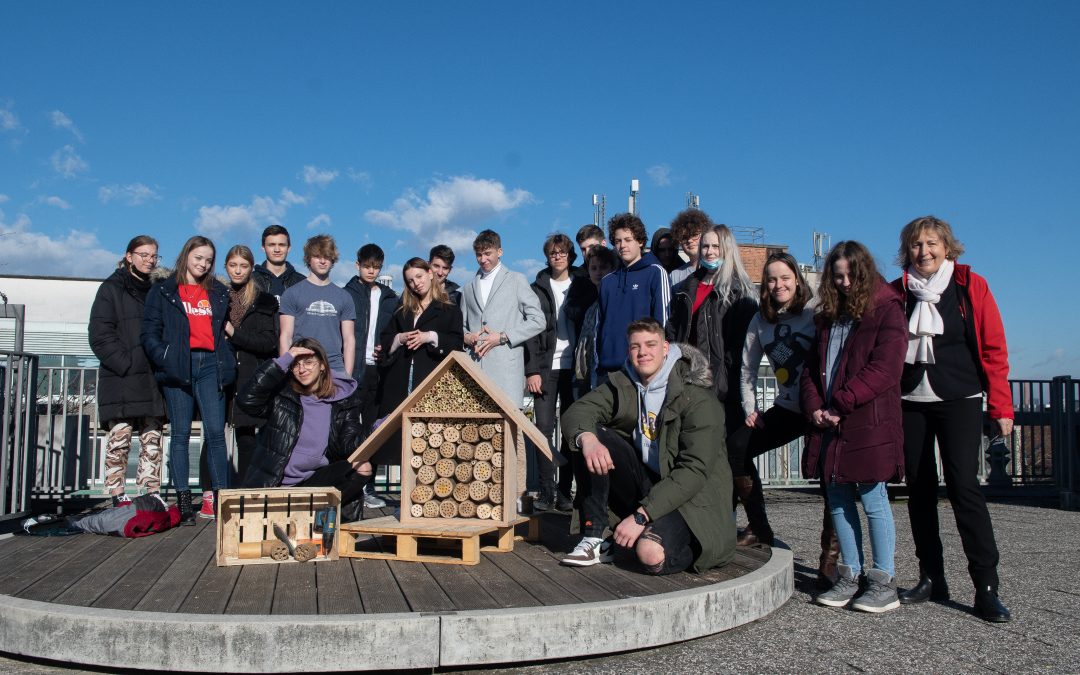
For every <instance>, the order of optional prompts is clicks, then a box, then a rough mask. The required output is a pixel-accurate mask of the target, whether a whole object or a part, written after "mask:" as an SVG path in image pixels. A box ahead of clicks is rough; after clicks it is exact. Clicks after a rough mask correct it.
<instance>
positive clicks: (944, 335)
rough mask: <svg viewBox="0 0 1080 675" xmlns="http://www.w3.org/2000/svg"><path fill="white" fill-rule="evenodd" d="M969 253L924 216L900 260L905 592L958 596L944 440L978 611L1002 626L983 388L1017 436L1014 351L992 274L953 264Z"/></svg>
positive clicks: (1002, 426) (908, 229)
mask: <svg viewBox="0 0 1080 675" xmlns="http://www.w3.org/2000/svg"><path fill="white" fill-rule="evenodd" d="M963 252H964V247H963V245H961V244H960V242H959V241H957V239H956V237H955V236H954V235H953V231H952V228H951V227H949V224H948V223H946V222H945V221H943V220H940V219H938V218H935V217H934V216H925V217H922V218H916V219H915V220H913V221H911V222H910V223H908V224H907V225H906V226H905V227H904V229H903V231H901V233H900V251H899V254H898V256H897V262H898V263H899V264H900V266H901V267H903V268H904V274H903V276H901V277H900V278H899V279H897V280H896V281H894V282H893V284H894V286H895V287H896V288H898V289H899V290H900V291H901V292H903V293H904V295H905V300H906V304H907V316H908V344H907V356H906V359H905V361H904V376H903V379H902V393H903V409H904V413H903V414H904V418H903V419H904V455H905V458H906V466H907V484H908V488H909V490H910V495H911V497H910V499H909V500H908V514H909V517H910V518H911V534H912V536H913V538H914V539H915V555H917V556H918V558H919V570H920V576H919V583H918V584H917V585H916V586H915V587H914V588H912V589H910V590H907V591H904V592H903V593H901V594H900V601H901V602H904V603H915V602H924V601H926V600H928V599H929V600H936V601H944V600H948V598H949V588H948V586H947V585H946V584H945V562H944V558H943V554H942V550H941V538H940V537H939V536H938V513H937V494H938V476H937V466H936V463H935V458H934V447H935V441H936V442H937V450H938V452H939V453H940V455H941V468H942V470H943V471H944V473H945V490H946V492H947V493H948V496H949V501H950V502H951V503H952V507H953V513H954V515H955V516H956V527H957V529H958V530H959V531H960V541H961V542H963V545H964V553H965V554H966V555H967V559H968V572H969V573H970V574H971V580H972V581H973V582H974V584H975V613H976V614H977V615H979V616H980V617H981V618H983V619H985V620H986V621H993V622H999V623H1000V622H1005V621H1008V620H1009V619H1010V616H1009V610H1008V609H1007V608H1006V607H1005V605H1004V604H1002V602H1001V600H1000V599H999V598H998V595H997V591H998V574H997V565H998V550H997V545H996V544H995V542H994V527H993V525H992V524H991V523H990V513H989V512H988V511H987V510H986V500H985V499H984V498H983V494H982V491H981V490H980V489H979V480H978V478H977V477H976V467H978V465H979V450H980V434H981V432H982V420H983V397H982V395H983V392H986V402H987V405H986V408H987V412H988V413H989V415H990V419H991V420H993V421H994V426H995V430H996V431H997V433H999V434H1001V435H1002V436H1009V435H1010V434H1011V433H1012V427H1013V406H1012V395H1011V394H1012V392H1011V391H1010V389H1009V355H1008V349H1007V347H1006V346H1005V329H1004V327H1003V326H1002V325H1001V315H1000V314H999V313H998V309H997V304H996V303H995V302H994V296H992V295H991V294H990V289H989V288H988V287H987V285H986V280H985V279H983V278H982V277H980V276H979V275H977V274H975V273H974V272H972V271H971V268H970V267H968V266H967V265H960V264H957V263H955V262H954V261H955V260H956V259H957V258H959V257H960V254H962V253H963Z"/></svg>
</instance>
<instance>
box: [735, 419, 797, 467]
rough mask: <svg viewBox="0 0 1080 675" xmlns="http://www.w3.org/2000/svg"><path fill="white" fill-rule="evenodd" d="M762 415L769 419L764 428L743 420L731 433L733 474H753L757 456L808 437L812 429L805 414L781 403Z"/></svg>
mask: <svg viewBox="0 0 1080 675" xmlns="http://www.w3.org/2000/svg"><path fill="white" fill-rule="evenodd" d="M759 418H760V419H763V420H764V421H765V426H764V428H758V427H748V426H746V424H745V423H742V424H740V425H739V428H738V429H736V430H735V431H733V432H732V433H730V434H729V435H728V438H727V451H728V463H729V464H730V465H731V473H732V475H733V476H747V475H751V474H752V473H753V466H754V458H755V457H757V456H758V455H762V454H765V453H766V452H768V451H769V450H772V449H773V448H779V447H780V446H782V445H785V444H787V443H790V442H791V441H793V440H795V439H796V438H800V437H801V436H804V435H805V434H806V431H807V429H808V428H809V422H807V420H806V418H805V417H803V415H802V413H796V412H792V411H790V410H788V409H787V408H781V407H780V406H778V405H774V406H773V407H771V408H769V409H768V410H766V411H765V412H764V413H760V414H759Z"/></svg>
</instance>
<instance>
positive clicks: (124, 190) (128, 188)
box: [98, 183, 161, 206]
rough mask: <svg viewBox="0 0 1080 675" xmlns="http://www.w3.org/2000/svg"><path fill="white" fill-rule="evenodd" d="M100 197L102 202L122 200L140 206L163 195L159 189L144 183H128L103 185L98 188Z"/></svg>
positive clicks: (129, 204) (130, 204)
mask: <svg viewBox="0 0 1080 675" xmlns="http://www.w3.org/2000/svg"><path fill="white" fill-rule="evenodd" d="M98 199H100V200H101V203H102V204H108V203H109V202H111V201H121V202H123V203H125V204H127V205H128V206H138V205H140V204H145V203H146V202H148V201H150V200H152V199H161V195H160V194H158V192H157V190H155V189H153V188H151V187H149V186H146V185H143V184H142V183H129V184H128V185H103V186H101V187H100V188H98Z"/></svg>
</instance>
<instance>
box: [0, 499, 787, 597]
mask: <svg viewBox="0 0 1080 675" xmlns="http://www.w3.org/2000/svg"><path fill="white" fill-rule="evenodd" d="M391 513H392V510H391V509H383V510H381V511H371V510H369V511H368V512H367V513H366V517H369V518H370V517H377V516H379V515H390V514H391ZM568 529H569V517H568V516H565V515H554V514H548V515H544V516H543V517H542V526H541V541H540V542H538V543H535V544H531V543H526V542H524V541H518V542H517V543H516V545H515V547H514V551H513V552H512V553H484V554H482V555H481V560H480V563H479V564H478V565H476V566H462V565H441V564H432V563H415V562H399V561H386V560H360V559H355V558H354V559H348V560H346V559H342V560H338V561H328V562H320V563H307V564H282V565H246V566H235V567H218V566H217V565H216V564H215V562H214V553H215V550H214V536H215V528H214V525H213V521H200V522H198V524H197V525H196V526H195V527H179V528H176V529H173V530H170V531H168V532H165V533H163V534H159V535H154V536H151V537H146V538H143V539H130V540H129V539H119V538H114V537H104V536H95V535H90V534H82V535H76V536H70V537H26V536H16V537H11V538H8V539H6V540H3V541H0V568H2V569H3V570H4V574H3V576H2V577H0V594H4V595H10V596H14V597H17V598H24V599H28V600H36V601H42V602H49V603H55V604H61V605H73V606H79V607H94V608H108V609H119V610H136V611H155V612H170V613H181V614H183V613H191V614H222V615H237V614H247V615H252V614H254V615H264V616H274V615H312V614H324V615H335V614H380V613H397V612H423V613H429V612H453V611H459V610H484V609H499V608H517V607H539V606H546V605H574V604H583V603H592V602H601V601H608V600H618V599H623V598H634V597H642V596H649V595H656V594H661V593H667V592H670V591H678V590H684V589H693V588H699V587H703V586H706V585H709V584H714V583H717V582H720V581H726V580H729V579H734V578H737V577H740V576H743V575H745V574H747V573H749V572H751V571H753V570H756V569H758V568H759V567H761V566H762V565H764V564H765V563H766V562H767V561H768V560H769V558H770V556H771V553H770V551H769V549H767V548H753V549H739V551H738V554H737V555H736V557H735V560H734V561H733V562H732V563H731V564H729V565H727V566H725V567H723V568H721V569H714V570H711V571H709V572H707V573H705V574H701V575H698V574H688V573H681V574H675V575H671V576H665V577H650V576H646V575H644V574H641V573H639V572H637V571H636V570H635V569H634V566H633V563H632V562H631V561H623V560H620V561H618V562H617V563H616V564H614V565H596V566H593V567H587V568H572V567H564V566H561V565H560V564H559V559H560V558H561V556H562V555H563V553H564V552H565V551H567V550H569V549H570V548H571V547H572V546H573V545H574V543H575V542H576V541H577V537H576V536H571V535H570V534H569V532H568ZM519 531H520V532H522V533H524V531H525V526H521V529H520V530H519Z"/></svg>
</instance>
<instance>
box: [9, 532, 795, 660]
mask: <svg viewBox="0 0 1080 675" xmlns="http://www.w3.org/2000/svg"><path fill="white" fill-rule="evenodd" d="M792 562H793V560H792V553H791V551H790V550H787V549H784V548H774V549H772V556H771V558H770V559H769V560H768V561H767V562H766V563H764V564H763V565H762V566H761V567H760V568H758V569H756V570H754V571H752V572H750V573H748V574H746V575H744V576H741V577H739V578H736V579H731V580H729V581H723V582H720V583H715V584H711V585H707V586H701V587H698V588H693V589H688V590H680V591H675V592H670V593H663V594H658V595H650V596H644V597H636V598H628V599H622V600H612V601H606V602H593V603H583V604H575V605H554V606H546V607H528V608H519V609H497V610H470V611H456V612H436V613H415V612H414V613H399V614H348V615H315V616H310V615H303V616H288V615H284V616H251V615H225V616H223V615H208V614H173V613H161V612H141V611H128V610H111V609H96V608H91V607H75V606H70V605H60V604H54V603H48V602H39V601H34V600H25V599H21V598H15V597H11V596H0V651H3V652H7V653H11V654H19V655H24V656H31V657H37V658H44V659H51V660H56V661H65V662H71V663H78V664H85V665H93V666H100V667H105V668H139V669H146V670H174V669H182V670H185V671H204V672H247V673H253V672H259V673H272V672H305V671H306V672H325V671H336V670H389V669H403V668H437V667H442V666H477V665H494V664H501V663H521V662H528V661H542V660H547V659H562V658H571V657H575V656H597V655H600V654H606V653H613V652H622V651H628V650H635V649H643V648H647V647H656V646H659V645H664V644H670V643H673V642H681V641H684V640H691V639H694V638H698V637H703V636H706V635H712V634H715V633H719V632H722V631H725V630H729V629H731V628H734V627H736V626H740V625H742V624H745V623H749V622H751V621H754V620H757V619H760V618H763V617H765V616H767V615H768V614H769V613H771V612H773V611H774V610H776V609H777V608H779V607H780V606H781V605H783V604H784V603H785V602H786V601H787V600H788V598H790V597H791V595H792V593H793V591H794V574H793V565H792Z"/></svg>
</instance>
